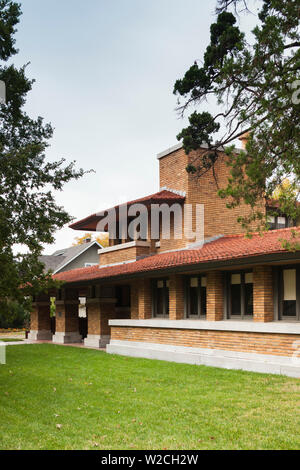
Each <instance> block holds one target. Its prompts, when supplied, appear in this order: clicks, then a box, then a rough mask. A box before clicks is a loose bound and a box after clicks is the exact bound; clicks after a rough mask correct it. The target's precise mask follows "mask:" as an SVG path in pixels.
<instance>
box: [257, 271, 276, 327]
mask: <svg viewBox="0 0 300 470" xmlns="http://www.w3.org/2000/svg"><path fill="white" fill-rule="evenodd" d="M253 320H254V321H258V322H270V321H274V298H273V275H272V267H271V266H256V267H255V268H254V269H253Z"/></svg>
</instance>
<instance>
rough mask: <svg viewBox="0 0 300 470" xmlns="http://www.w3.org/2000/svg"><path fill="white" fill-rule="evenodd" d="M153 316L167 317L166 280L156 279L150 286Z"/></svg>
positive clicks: (167, 287) (167, 284)
mask: <svg viewBox="0 0 300 470" xmlns="http://www.w3.org/2000/svg"><path fill="white" fill-rule="evenodd" d="M152 294H153V295H152V300H153V306H152V307H153V308H152V310H153V316H154V317H168V316H169V281H168V280H167V279H158V280H155V281H153V285H152Z"/></svg>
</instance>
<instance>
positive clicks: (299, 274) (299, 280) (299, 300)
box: [276, 265, 300, 322]
mask: <svg viewBox="0 0 300 470" xmlns="http://www.w3.org/2000/svg"><path fill="white" fill-rule="evenodd" d="M288 269H295V270H296V315H294V316H288V315H283V302H284V300H283V297H284V282H283V271H284V270H288ZM276 284H277V286H278V293H277V295H278V320H279V321H288V322H291V321H294V322H299V321H300V266H299V265H284V266H280V267H279V269H278V272H277V283H276Z"/></svg>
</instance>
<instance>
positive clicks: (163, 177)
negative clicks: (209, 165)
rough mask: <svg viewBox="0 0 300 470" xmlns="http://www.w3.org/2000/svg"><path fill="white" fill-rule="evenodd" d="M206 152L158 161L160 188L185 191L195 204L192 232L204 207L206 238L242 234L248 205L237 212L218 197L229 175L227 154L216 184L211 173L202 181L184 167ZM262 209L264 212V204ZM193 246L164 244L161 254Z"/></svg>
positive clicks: (179, 154)
mask: <svg viewBox="0 0 300 470" xmlns="http://www.w3.org/2000/svg"><path fill="white" fill-rule="evenodd" d="M203 153H204V151H203V150H199V151H197V152H192V153H191V154H190V155H189V156H186V155H185V152H184V150H183V149H179V150H177V151H175V152H173V153H171V154H169V155H167V156H165V157H163V158H161V159H160V160H159V162H160V186H161V187H163V186H167V187H168V188H170V189H176V190H182V191H185V192H186V200H185V203H186V204H192V205H193V209H194V211H193V230H195V229H196V217H195V214H196V213H195V205H196V204H204V206H205V220H204V236H205V238H209V237H212V236H215V235H219V234H222V235H230V234H236V233H241V232H242V228H241V225H240V224H239V223H238V222H237V218H238V217H239V216H247V215H249V214H250V209H249V206H247V205H245V204H241V205H240V206H239V207H237V208H235V209H228V208H227V207H226V203H228V202H229V201H228V200H223V199H221V198H220V197H219V196H218V189H221V188H225V187H226V185H227V181H228V176H229V168H228V167H227V165H226V159H227V157H226V155H225V154H224V153H223V152H220V158H219V160H218V161H217V163H216V165H215V171H214V173H215V176H216V179H217V184H218V186H217V184H216V181H215V177H214V173H213V171H212V170H210V171H208V172H207V173H206V174H205V175H203V176H202V177H201V178H200V179H199V178H197V177H196V176H194V175H189V174H188V173H187V172H186V170H185V168H186V166H187V164H188V162H190V161H194V160H195V159H196V161H197V158H199V157H200V156H201V155H202V154H203ZM261 209H262V210H263V211H264V210H265V208H264V203H263V201H262V205H261ZM188 243H191V241H189V240H184V239H183V240H182V241H181V242H180V241H177V240H174V241H172V240H171V241H162V242H161V249H160V251H164V250H168V249H172V246H173V247H174V248H178V247H180V246H186V245H187V244H188Z"/></svg>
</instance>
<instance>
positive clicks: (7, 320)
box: [0, 301, 30, 328]
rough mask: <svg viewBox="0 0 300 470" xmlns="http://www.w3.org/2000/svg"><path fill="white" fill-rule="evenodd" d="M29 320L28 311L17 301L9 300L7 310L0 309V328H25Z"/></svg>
mask: <svg viewBox="0 0 300 470" xmlns="http://www.w3.org/2000/svg"><path fill="white" fill-rule="evenodd" d="M29 322H30V314H29V312H27V311H26V310H25V309H24V307H22V305H19V304H18V303H17V302H13V301H11V302H10V303H9V308H8V311H6V312H1V311H0V328H26V327H27V326H28V325H29Z"/></svg>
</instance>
